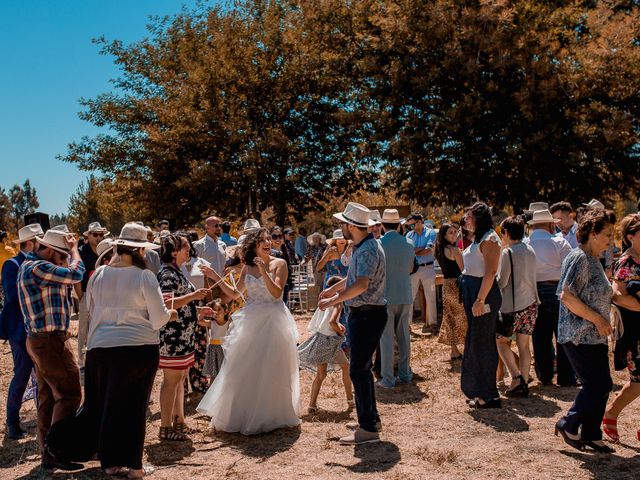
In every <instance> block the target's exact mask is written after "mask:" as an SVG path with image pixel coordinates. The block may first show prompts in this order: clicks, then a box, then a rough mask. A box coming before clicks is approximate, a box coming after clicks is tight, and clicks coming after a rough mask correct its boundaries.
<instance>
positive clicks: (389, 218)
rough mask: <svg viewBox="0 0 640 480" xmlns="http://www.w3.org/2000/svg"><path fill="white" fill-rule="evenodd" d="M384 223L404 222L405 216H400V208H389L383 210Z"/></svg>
mask: <svg viewBox="0 0 640 480" xmlns="http://www.w3.org/2000/svg"><path fill="white" fill-rule="evenodd" d="M381 220H382V223H402V222H404V218H400V214H399V213H398V210H396V209H395V208H387V209H385V211H384V212H382V218H381Z"/></svg>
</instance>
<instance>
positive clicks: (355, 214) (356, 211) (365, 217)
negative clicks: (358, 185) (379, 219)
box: [333, 202, 376, 228]
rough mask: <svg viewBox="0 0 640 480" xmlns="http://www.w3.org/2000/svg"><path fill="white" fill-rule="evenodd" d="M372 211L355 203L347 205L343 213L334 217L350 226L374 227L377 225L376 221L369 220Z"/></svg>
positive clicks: (335, 214)
mask: <svg viewBox="0 0 640 480" xmlns="http://www.w3.org/2000/svg"><path fill="white" fill-rule="evenodd" d="M369 215H370V210H369V209H368V208H367V207H365V206H364V205H361V204H359V203H355V202H349V203H347V206H346V207H345V209H344V211H343V212H340V213H334V214H333V217H334V218H337V219H338V220H340V221H341V222H345V223H348V224H349V225H355V226H356V227H361V228H362V227H372V226H373V225H375V224H376V222H375V221H373V220H371V219H370V218H369Z"/></svg>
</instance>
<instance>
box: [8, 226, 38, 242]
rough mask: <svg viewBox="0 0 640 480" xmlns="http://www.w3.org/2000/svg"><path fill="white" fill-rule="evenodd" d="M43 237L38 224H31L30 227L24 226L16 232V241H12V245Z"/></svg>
mask: <svg viewBox="0 0 640 480" xmlns="http://www.w3.org/2000/svg"><path fill="white" fill-rule="evenodd" d="M42 235H44V232H43V231H42V227H41V226H40V224H39V223H32V224H31V225H25V226H24V227H22V228H21V229H20V230H18V239H17V240H14V241H13V243H22V242H26V241H27V240H33V239H34V238H36V237H41V236H42Z"/></svg>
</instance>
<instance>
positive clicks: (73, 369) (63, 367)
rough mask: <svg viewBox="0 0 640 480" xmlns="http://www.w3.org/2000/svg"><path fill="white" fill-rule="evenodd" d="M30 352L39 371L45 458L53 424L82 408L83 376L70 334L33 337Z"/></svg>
mask: <svg viewBox="0 0 640 480" xmlns="http://www.w3.org/2000/svg"><path fill="white" fill-rule="evenodd" d="M27 351H28V352H29V355H30V356H31V359H32V360H33V363H34V365H35V367H36V368H35V369H36V380H37V382H38V443H39V444H40V450H41V452H42V453H43V454H44V453H45V448H44V440H45V438H46V436H47V433H48V432H49V427H51V424H52V423H55V422H58V421H60V420H62V419H63V418H65V417H66V416H68V415H71V414H73V413H75V412H76V410H77V409H78V407H79V406H80V401H81V400H82V391H81V389H80V372H79V370H78V364H77V363H76V359H75V356H74V354H73V351H72V350H71V348H70V346H69V342H68V341H67V334H66V332H60V333H58V332H55V333H54V334H49V335H38V336H31V335H30V336H29V337H27Z"/></svg>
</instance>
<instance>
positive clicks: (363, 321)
mask: <svg viewBox="0 0 640 480" xmlns="http://www.w3.org/2000/svg"><path fill="white" fill-rule="evenodd" d="M348 323H349V327H348V329H349V337H350V346H351V361H350V362H349V376H350V377H351V381H352V382H353V390H354V392H355V400H356V414H357V415H358V424H359V425H360V428H362V429H364V430H366V431H368V432H377V431H378V429H377V427H376V422H377V421H378V420H379V419H380V417H379V415H378V409H377V407H376V393H375V386H374V383H373V374H372V373H371V366H372V365H371V359H372V357H373V353H374V352H375V351H376V347H377V345H378V343H380V337H381V336H382V331H383V330H384V326H385V324H386V323H387V308H386V306H381V307H372V306H365V307H360V308H350V309H349V320H348Z"/></svg>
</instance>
